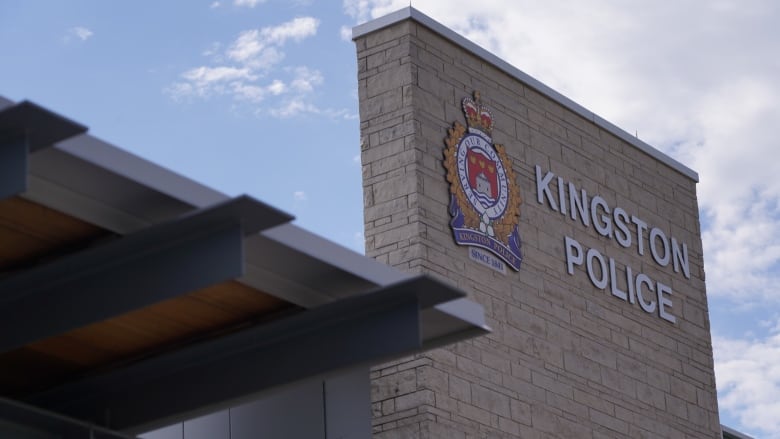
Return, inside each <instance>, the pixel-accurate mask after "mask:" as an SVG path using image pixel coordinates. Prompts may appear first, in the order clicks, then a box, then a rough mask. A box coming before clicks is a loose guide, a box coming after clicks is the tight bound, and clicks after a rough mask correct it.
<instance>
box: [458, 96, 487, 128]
mask: <svg viewBox="0 0 780 439" xmlns="http://www.w3.org/2000/svg"><path fill="white" fill-rule="evenodd" d="M463 113H464V114H465V115H466V123H467V124H468V126H469V129H476V130H479V131H482V132H483V133H485V134H487V135H488V136H490V133H491V132H492V131H493V114H492V113H491V112H490V110H488V108H487V107H485V106H484V105H482V103H481V102H480V96H479V92H478V91H475V92H474V99H471V98H468V97H466V98H463Z"/></svg>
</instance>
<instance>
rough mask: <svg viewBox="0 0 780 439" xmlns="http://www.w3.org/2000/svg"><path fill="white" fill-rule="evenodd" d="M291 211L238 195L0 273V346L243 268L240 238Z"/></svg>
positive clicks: (115, 312)
mask: <svg viewBox="0 0 780 439" xmlns="http://www.w3.org/2000/svg"><path fill="white" fill-rule="evenodd" d="M290 219H292V217H291V216H289V215H287V214H285V213H283V212H280V211H278V210H276V209H274V208H272V207H269V206H267V205H265V204H264V203H261V202H259V201H256V200H254V199H252V198H249V197H239V198H235V199H232V200H229V201H227V202H225V203H221V204H218V205H216V206H214V207H211V208H207V209H201V210H198V211H195V212H193V213H192V214H189V215H186V216H184V217H181V218H178V219H176V220H173V221H170V222H167V223H164V224H160V225H155V226H152V227H149V228H147V229H143V230H141V231H139V232H136V233H133V234H130V235H126V236H123V237H121V238H118V239H116V240H114V241H111V242H108V243H106V244H103V245H101V246H97V247H93V248H90V249H87V250H84V251H81V252H79V253H75V254H73V255H69V256H65V257H62V258H60V259H57V260H55V261H53V262H51V263H49V264H46V265H42V266H38V267H34V268H31V269H29V270H27V271H24V272H21V273H19V274H16V275H12V276H10V277H7V278H4V279H1V280H0V321H2V322H3V325H4V327H6V328H13V330H9V331H3V332H2V333H0V352H5V351H8V350H11V349H14V348H17V347H20V346H23V345H25V344H27V343H30V342H33V341H36V340H40V339H43V338H46V337H49V336H53V335H57V334H61V333H63V332H66V331H69V330H72V329H76V328H79V327H82V326H85V325H88V324H90V323H94V322H99V321H102V320H105V319H107V318H110V317H114V316H118V315H121V314H124V313H126V312H129V311H133V310H135V309H139V308H143V307H145V306H148V305H151V304H154V303H157V302H160V301H163V300H166V299H170V298H173V297H177V296H180V295H182V294H186V293H188V292H191V291H195V290H197V289H200V288H203V287H206V286H209V285H213V284H216V283H219V282H222V281H225V280H229V279H235V278H237V277H239V276H241V275H242V274H243V273H244V255H243V238H244V237H245V236H247V235H250V234H255V233H257V232H258V231H260V230H263V229H265V228H268V227H273V226H275V225H278V224H282V223H285V222H287V221H289V220H290Z"/></svg>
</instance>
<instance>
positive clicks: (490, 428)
mask: <svg viewBox="0 0 780 439" xmlns="http://www.w3.org/2000/svg"><path fill="white" fill-rule="evenodd" d="M355 43H356V45H357V52H358V54H357V56H358V77H359V95H360V116H361V125H360V127H361V148H362V154H361V157H362V166H363V185H364V202H365V236H366V252H367V254H368V255H370V256H373V257H375V258H377V259H379V260H380V261H383V262H385V263H388V264H390V265H393V266H395V267H398V268H401V269H404V270H407V271H410V272H415V273H427V274H431V275H434V276H437V277H440V278H442V279H446V280H447V281H449V282H452V283H453V284H455V285H457V286H458V287H460V288H462V289H464V290H466V291H468V292H469V295H470V298H471V299H473V300H475V301H477V302H479V303H480V304H482V305H483V306H484V308H485V313H486V316H487V319H488V324H489V325H490V326H491V327H492V328H493V333H492V334H490V335H487V336H483V337H479V338H476V339H473V340H470V341H467V342H461V343H457V344H456V345H453V346H451V347H450V348H447V349H438V350H434V351H430V352H426V353H424V354H419V355H417V356H415V357H412V358H407V359H404V360H402V361H398V362H395V363H392V364H387V365H384V366H381V367H377V368H375V369H374V371H373V372H372V378H373V386H372V400H373V413H374V433H375V437H378V438H410V437H413V438H418V437H419V438H494V437H495V438H514V437H522V438H560V437H571V438H625V437H635V438H656V437H663V438H719V437H720V426H719V421H718V415H717V402H716V395H715V383H714V375H713V362H712V346H711V341H710V332H709V319H708V311H707V302H706V294H705V287H704V272H703V268H702V255H701V251H702V250H701V238H700V230H699V219H698V207H697V201H696V187H695V182H694V181H693V180H691V179H690V178H689V177H687V176H685V175H683V174H682V173H680V172H678V171H677V170H675V169H672V168H671V167H669V166H667V165H666V164H663V163H662V162H660V161H658V160H657V159H655V158H653V157H651V156H649V155H647V154H646V153H644V152H642V151H640V150H639V149H637V148H636V147H635V146H633V145H631V144H629V143H627V142H626V141H624V140H622V139H620V138H619V137H617V136H615V135H614V134H612V133H610V132H608V131H607V130H605V129H603V128H601V127H599V126H597V125H596V124H594V123H593V122H591V121H589V120H587V119H585V118H583V117H581V116H579V115H578V114H576V113H574V112H572V111H571V110H569V109H567V108H565V107H563V106H562V105H560V104H559V103H557V102H555V101H554V100H552V99H550V98H548V97H547V96H545V95H542V94H541V93H539V92H537V91H535V90H534V89H533V88H531V87H529V86H528V85H527V84H524V83H522V82H520V81H519V80H518V79H516V78H514V77H512V76H510V75H508V74H506V73H504V72H502V71H501V70H499V69H498V68H496V67H495V66H493V65H491V64H489V63H488V62H486V61H484V60H482V59H480V58H478V57H476V56H475V55H473V54H472V53H470V52H468V51H466V50H464V49H463V48H462V47H460V46H458V45H456V44H454V43H452V42H451V41H450V40H447V39H445V38H442V37H441V36H440V35H439V34H437V33H436V32H434V31H432V30H431V29H429V28H428V27H426V26H425V25H423V24H420V23H418V22H416V21H414V20H409V19H407V20H403V21H400V22H397V23H395V24H393V25H391V26H389V27H386V28H383V29H380V30H378V31H375V32H372V33H368V34H366V35H363V36H360V37H359V38H357V39H356V40H355ZM475 90H478V91H479V92H480V93H481V96H482V101H483V103H484V104H485V105H487V106H488V107H490V109H491V110H492V112H493V114H494V116H495V121H496V123H495V129H494V131H493V139H494V140H495V141H496V142H497V143H500V144H503V145H504V146H505V147H506V151H507V153H508V155H509V156H510V157H511V160H512V162H513V164H512V166H513V169H514V173H515V174H516V177H517V183H518V185H519V186H520V189H521V195H522V198H523V202H522V205H521V222H520V226H519V229H520V236H521V239H522V251H523V258H524V259H523V263H522V267H521V269H520V271H519V272H514V271H511V270H509V271H508V272H507V274H501V273H498V272H495V271H493V270H491V269H490V268H488V267H485V266H482V265H479V264H477V263H475V262H473V261H471V260H470V259H469V258H468V253H467V247H462V246H458V245H456V244H455V242H454V240H453V236H452V232H451V230H450V228H449V220H450V218H449V214H448V204H449V189H448V183H447V182H446V181H445V173H446V171H445V169H444V167H443V165H442V157H443V151H444V139H445V138H446V136H447V129H448V128H450V127H451V126H452V123H453V122H454V121H459V122H461V123H463V124H465V118H464V116H463V113H462V109H461V100H462V99H463V98H464V97H466V96H470V95H471V94H472V92H473V91H475ZM537 165H538V166H539V167H540V169H542V170H543V172H548V171H549V172H553V173H555V175H556V177H558V176H559V177H561V178H563V180H564V181H566V182H571V183H572V184H574V185H575V186H576V188H577V189H578V190H579V189H585V190H586V191H587V193H588V194H589V195H591V196H592V195H600V196H601V197H603V198H604V199H605V200H606V202H607V203H608V204H609V205H610V206H613V207H614V206H619V207H621V208H623V209H625V210H626V211H627V212H628V213H629V215H636V216H637V217H639V218H641V219H642V220H644V221H646V222H647V223H648V224H650V225H651V226H656V227H658V228H660V229H662V230H663V231H665V232H666V233H667V234H670V235H671V236H674V237H675V238H677V239H678V240H679V241H681V242H685V243H686V244H687V246H688V254H689V262H690V279H688V278H686V277H685V276H683V275H682V274H681V273H676V272H674V271H673V269H672V265H671V264H670V265H669V266H667V267H661V266H659V265H658V264H656V263H655V262H654V261H653V259H652V258H651V256H650V254H649V252H648V251H645V254H644V255H639V254H638V252H637V250H636V248H635V246H632V247H629V248H623V247H621V246H619V245H618V244H617V243H616V241H615V239H608V238H605V237H604V236H601V235H599V234H598V233H597V231H596V230H595V229H594V227H593V226H592V225H591V226H590V227H585V226H583V225H582V224H581V223H580V222H576V221H573V220H572V219H571V218H570V217H568V216H564V215H562V214H560V213H558V212H555V211H554V210H552V209H551V207H550V205H549V203H547V202H544V203H539V202H538V199H537V190H536V189H537V188H536V174H535V166H537ZM551 188H552V189H555V188H556V186H555V185H554V184H553V185H552V186H551ZM564 236H569V237H571V238H573V239H575V240H577V241H578V242H579V243H580V244H581V245H582V246H583V247H584V248H586V249H587V248H594V249H597V250H598V251H599V252H600V253H601V254H603V255H604V256H605V257H613V258H614V259H615V260H616V261H617V262H618V264H623V265H629V266H631V267H632V268H633V269H634V270H635V271H636V272H639V271H641V272H643V273H646V274H647V275H648V276H649V277H650V278H652V279H653V280H654V281H660V282H663V283H664V284H666V285H669V286H670V287H671V289H672V290H673V294H672V300H673V302H674V305H673V308H672V309H671V312H672V314H673V315H674V316H675V318H676V322H675V323H670V322H668V321H666V320H663V319H661V318H659V317H658V315H657V313H655V314H650V313H647V312H644V311H642V310H641V308H640V307H639V306H638V305H637V304H630V303H628V302H625V301H622V300H620V299H617V298H616V297H614V296H612V295H611V294H610V292H609V290H608V289H607V290H600V289H597V288H596V287H594V285H593V283H592V282H591V281H590V280H589V278H588V275H587V274H586V270H585V266H584V264H583V266H580V267H577V268H576V270H575V272H574V274H573V275H570V274H568V273H567V271H566V260H565V248H564ZM643 244H644V246H645V247H646V248H647V247H648V245H649V242H647V235H645V241H644V243H643ZM621 266H622V265H621Z"/></svg>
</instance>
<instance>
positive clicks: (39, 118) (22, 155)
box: [0, 101, 87, 199]
mask: <svg viewBox="0 0 780 439" xmlns="http://www.w3.org/2000/svg"><path fill="white" fill-rule="evenodd" d="M85 131H87V127H85V126H83V125H81V124H78V123H76V122H73V121H71V120H70V119H67V118H64V117H62V116H60V115H58V114H56V113H53V112H51V111H49V110H47V109H45V108H43V107H40V106H38V105H36V104H33V103H32V102H28V101H24V102H21V103H19V104H16V105H13V106H11V107H8V108H4V109H2V110H0V199H4V198H8V197H10V196H13V195H16V194H20V193H22V192H24V191H25V190H26V189H27V168H28V163H27V158H28V155H29V154H31V153H33V152H35V151H37V150H39V149H41V148H45V147H48V146H51V145H53V144H54V143H55V142H59V141H61V140H65V139H68V138H70V137H73V136H75V135H77V134H81V133H83V132H85Z"/></svg>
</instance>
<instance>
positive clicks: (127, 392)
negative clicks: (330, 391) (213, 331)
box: [27, 277, 464, 431]
mask: <svg viewBox="0 0 780 439" xmlns="http://www.w3.org/2000/svg"><path fill="white" fill-rule="evenodd" d="M463 295H464V294H463V293H462V292H461V291H459V290H456V289H454V288H451V287H449V286H447V285H445V284H443V283H441V282H439V281H436V280H433V279H431V278H427V277H417V278H413V279H410V280H406V281H403V282H400V283H398V284H395V285H392V286H389V287H386V288H383V289H381V290H378V291H375V292H373V293H368V294H365V295H361V296H355V297H351V298H347V299H342V300H339V301H337V302H334V303H331V304H328V305H324V306H322V307H319V308H315V309H311V310H307V311H304V312H301V313H299V314H295V315H293V316H291V317H288V318H285V319H281V320H278V321H274V322H271V323H268V324H265V325H261V326H255V327H252V328H249V329H246V330H242V331H241V332H237V333H234V334H230V335H226V336H223V337H220V338H218V339H214V340H211V341H207V342H202V343H199V344H197V345H193V346H190V347H186V348H183V349H180V350H178V351H175V352H172V353H167V354H162V355H160V356H158V357H154V358H150V359H147V360H145V361H142V362H139V363H135V364H132V365H129V366H128V367H126V368H124V369H121V370H117V371H114V372H109V373H107V374H104V375H101V376H96V377H92V378H88V379H85V380H83V381H80V382H74V383H70V384H66V385H63V386H61V387H59V388H55V389H52V390H50V391H47V392H44V393H42V394H39V395H36V396H33V397H30V398H27V402H29V403H31V404H34V405H37V406H39V407H42V408H46V409H48V410H53V411H56V412H59V413H62V414H66V415H68V416H72V417H75V418H79V419H82V420H84V421H87V422H94V423H97V424H101V425H103V426H104V427H107V428H111V429H115V430H124V431H141V430H143V429H149V428H154V427H157V426H161V425H164V424H166V423H172V422H176V421H180V420H182V419H185V418H187V417H192V416H196V415H198V414H202V413H205V412H209V411H214V410H217V409H219V408H223V407H225V406H229V405H231V404H238V403H240V402H242V401H243V400H246V399H248V398H250V397H251V396H253V395H256V394H257V393H258V392H261V391H263V390H266V389H268V388H271V387H275V386H279V385H283V384H287V383H290V382H293V381H296V380H300V379H303V378H307V377H311V376H315V375H320V374H324V373H328V372H332V371H335V370H338V369H342V368H345V367H352V366H358V365H367V364H376V363H378V362H380V361H384V360H388V359H390V358H394V357H399V356H402V355H406V354H409V353H412V352H414V351H417V350H420V349H421V348H423V347H424V345H423V340H422V327H421V317H420V313H421V311H422V310H423V309H426V308H430V307H433V306H435V305H436V304H439V303H442V302H447V301H451V300H453V299H457V298H461V297H463Z"/></svg>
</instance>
